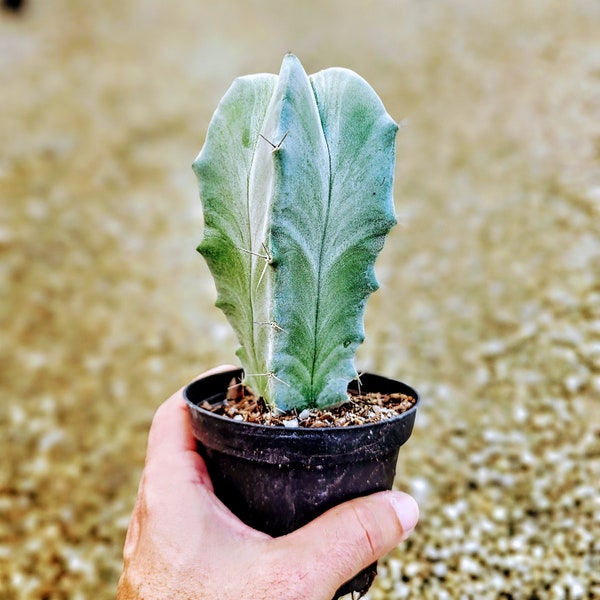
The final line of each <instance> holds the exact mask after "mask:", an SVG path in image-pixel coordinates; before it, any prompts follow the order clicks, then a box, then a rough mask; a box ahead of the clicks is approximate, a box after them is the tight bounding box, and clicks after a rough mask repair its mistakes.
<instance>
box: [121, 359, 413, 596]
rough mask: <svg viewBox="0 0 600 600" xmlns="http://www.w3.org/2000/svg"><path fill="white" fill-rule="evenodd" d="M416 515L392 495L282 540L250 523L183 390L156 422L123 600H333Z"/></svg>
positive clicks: (129, 541) (126, 553) (127, 551)
mask: <svg viewBox="0 0 600 600" xmlns="http://www.w3.org/2000/svg"><path fill="white" fill-rule="evenodd" d="M230 368H232V367H229V366H227V367H220V368H218V369H214V370H212V371H209V372H207V373H204V374H203V375H202V376H206V375H209V374H212V373H215V372H219V371H222V370H227V369H230ZM418 516H419V511H418V508H417V505H416V503H415V501H414V500H413V499H412V498H411V497H410V496H408V495H407V494H404V493H402V492H393V491H390V492H380V493H377V494H372V495H370V496H366V497H363V498H357V499H355V500H351V501H349V502H345V503H344V504H341V505H339V506H337V507H335V508H333V509H331V510H329V511H327V512H326V513H325V514H323V515H321V516H320V517H318V518H317V519H315V520H314V521H312V522H310V523H308V524H307V525H305V526H304V527H302V528H300V529H298V530H296V531H294V532H292V533H290V534H288V535H286V536H282V537H279V538H272V537H270V536H269V535H267V534H265V533H262V532H260V531H256V530H255V529H252V528H250V527H248V526H247V525H245V524H244V523H242V521H240V520H239V519H238V518H237V517H236V516H235V515H233V513H231V512H230V511H229V509H227V508H226V507H225V505H224V504H222V503H221V501H220V500H219V499H218V498H217V497H216V496H215V494H214V492H213V488H212V484H211V481H210V478H209V476H208V472H207V470H206V466H205V464H204V461H203V460H202V458H201V457H200V455H199V454H198V453H197V452H196V440H195V439H194V436H193V434H192V430H191V424H190V418H189V415H188V411H187V407H186V405H185V401H184V399H183V395H182V390H179V391H178V392H177V393H176V394H175V395H173V396H172V397H171V398H169V400H167V401H166V402H165V403H164V404H163V405H162V406H161V407H160V408H159V409H158V411H157V412H156V415H155V416H154V420H153V422H152V426H151V428H150V433H149V438H148V449H147V454H146V464H145V467H144V472H143V474H142V479H141V482H140V487H139V490H138V496H137V501H136V504H135V508H134V510H133V514H132V516H131V522H130V524H129V529H128V531H127V537H126V540H125V546H124V549H123V557H124V563H125V564H124V570H123V574H122V576H121V579H120V581H119V588H118V591H117V599H118V600H134V599H135V600H138V599H142V598H143V599H145V600H158V599H161V600H162V599H165V598H182V599H183V598H186V599H190V600H208V599H210V600H215V599H219V600H234V599H235V600H240V599H241V600H265V599H266V598H277V599H278V598H285V599H286V600H296V599H297V600H300V599H302V600H330V599H331V598H332V597H333V595H334V594H335V592H336V590H337V589H338V588H339V587H340V586H341V585H342V584H343V583H344V582H346V581H348V580H349V579H351V578H352V577H353V576H354V575H356V574H357V573H358V572H359V571H360V570H362V569H364V568H366V567H367V566H368V565H370V564H371V563H373V562H375V561H376V560H377V559H378V558H380V557H381V556H382V555H384V554H385V553H387V552H389V551H390V550H391V549H392V548H394V547H395V546H396V545H397V544H398V543H400V542H401V541H402V540H404V539H406V537H408V535H409V534H410V533H411V532H412V530H413V529H414V527H415V525H416V523H417V520H418Z"/></svg>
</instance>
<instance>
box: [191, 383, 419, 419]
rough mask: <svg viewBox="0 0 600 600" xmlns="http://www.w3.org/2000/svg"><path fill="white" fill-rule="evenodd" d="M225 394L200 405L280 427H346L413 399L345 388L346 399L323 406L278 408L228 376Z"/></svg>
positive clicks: (389, 414)
mask: <svg viewBox="0 0 600 600" xmlns="http://www.w3.org/2000/svg"><path fill="white" fill-rule="evenodd" d="M228 390H229V391H228V393H227V397H226V398H225V399H224V400H223V401H222V402H218V403H212V404H211V403H209V402H208V401H205V402H204V403H203V404H202V405H201V406H202V408H205V409H207V410H210V411H211V412H214V413H216V414H219V415H223V416H227V417H230V418H232V419H234V420H237V421H245V422H246V423H256V424H258V425H275V426H283V427H349V426H351V425H367V424H369V423H378V422H380V421H385V420H386V419H392V418H394V417H397V416H398V415H400V414H402V413H403V412H406V411H407V410H408V409H410V408H412V407H413V406H414V404H415V402H416V400H415V399H414V398H413V397H412V396H407V395H406V394H400V393H395V394H380V393H377V392H368V393H358V392H355V391H352V390H351V391H349V392H348V400H347V401H346V402H344V403H343V404H339V405H337V406H335V407H331V408H327V409H319V408H311V409H305V410H302V411H297V410H292V411H289V412H281V411H279V410H278V409H277V408H276V407H272V406H269V405H268V404H266V402H265V401H264V400H263V399H262V398H256V396H255V395H254V394H253V393H252V391H251V390H250V389H248V388H247V387H245V386H243V385H241V384H240V383H239V382H237V381H236V380H232V382H231V385H230V386H229V388H228Z"/></svg>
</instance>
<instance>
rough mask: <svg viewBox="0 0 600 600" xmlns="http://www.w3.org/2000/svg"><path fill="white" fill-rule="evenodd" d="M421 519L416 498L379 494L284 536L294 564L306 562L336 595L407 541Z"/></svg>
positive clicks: (312, 575) (341, 506) (346, 506)
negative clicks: (368, 568)
mask: <svg viewBox="0 0 600 600" xmlns="http://www.w3.org/2000/svg"><path fill="white" fill-rule="evenodd" d="M418 520H419V508H418V506H417V503H416V502H415V501H414V499H413V498H412V497H411V496H409V495H408V494H405V493H403V492H379V493H377V494H372V495H370V496H365V497H363V498H356V499H355V500H350V501H349V502H345V503H344V504H340V505H339V506H336V507H335V508H332V509H331V510H329V511H327V512H326V513H324V514H323V515H321V516H320V517H318V518H316V519H315V520H314V521H311V522H310V523H308V524H307V525H305V526H304V527H302V528H301V529H298V530H297V531H294V532H293V533H290V534H289V535H287V536H285V537H284V538H280V539H281V540H282V542H284V543H285V544H286V546H287V548H286V550H287V551H289V552H290V555H291V556H293V557H294V561H292V562H291V564H294V563H295V564H303V565H304V566H305V567H306V568H307V570H308V571H309V573H310V576H311V577H315V580H316V581H319V582H320V583H319V586H320V587H321V588H325V587H328V588H330V589H331V595H333V593H334V592H335V590H337V589H338V588H339V587H340V586H341V585H342V584H344V583H345V582H346V581H348V580H349V579H351V578H352V577H354V575H356V574H357V573H358V572H359V571H361V570H362V569H364V568H366V567H368V566H369V565H370V564H371V563H373V562H375V561H376V560H377V559H378V558H380V557H381V556H383V555H384V554H386V553H387V552H389V551H390V550H392V549H393V548H394V547H395V546H397V545H398V544H399V543H400V542H401V541H403V540H404V539H406V538H407V537H408V536H409V535H410V533H411V532H412V530H413V529H414V528H415V526H416V524H417V521H418ZM298 557H302V559H303V560H302V562H299V561H298Z"/></svg>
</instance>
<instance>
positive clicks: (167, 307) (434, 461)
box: [0, 0, 600, 600]
mask: <svg viewBox="0 0 600 600" xmlns="http://www.w3.org/2000/svg"><path fill="white" fill-rule="evenodd" d="M6 4H10V3H6V2H5V5H6ZM13 4H18V2H15V3H13ZM599 31H600V4H599V3H598V2H596V1H595V0H589V1H583V0H581V1H576V0H573V1H570V2H564V1H562V0H547V1H542V0H531V1H529V2H520V1H517V0H486V1H485V2H475V1H471V2H468V1H459V0H371V1H368V2H357V1H353V0H345V1H344V2H342V1H341V0H339V1H336V0H320V1H319V2H316V1H314V0H305V1H304V2H302V3H300V2H289V1H287V2H286V1H285V0H279V1H278V2H275V1H274V0H247V1H246V2H243V3H242V2H237V3H236V2H220V3H219V2H207V1H205V0H198V1H196V2H186V1H184V0H171V1H166V0H143V1H142V0H127V1H122V0H119V1H117V0H105V1H104V2H76V1H73V0H50V1H48V0H45V1H36V0H30V1H29V2H27V3H26V4H25V5H24V6H23V8H22V10H20V11H15V10H10V9H9V8H6V7H5V8H4V10H0V322H1V325H0V381H1V384H0V385H1V390H0V456H1V458H0V599H1V600H9V599H13V598H15V599H17V598H19V599H20V598H39V599H62V598H69V599H84V598H97V599H104V598H107V599H108V598H113V597H114V594H115V588H116V582H117V579H118V576H119V574H120V570H121V549H122V544H123V540H124V535H125V531H126V528H127V524H128V518H129V515H130V512H131V510H132V508H133V502H134V498H135V493H136V489H137V485H138V481H139V476H140V472H141V466H142V464H143V458H144V453H145V443H146V436H147V430H148V426H149V423H150V421H151V418H152V415H153V413H154V411H155V410H156V408H157V407H158V406H159V404H160V403H161V402H162V401H163V400H164V399H165V398H167V397H168V396H169V395H171V393H173V392H174V391H175V390H177V389H178V388H179V387H181V386H182V385H184V384H185V383H186V382H188V381H189V380H191V379H192V378H193V377H194V376H195V375H196V374H198V373H199V372H201V371H203V370H205V369H207V368H209V367H211V366H214V365H216V364H219V363H223V362H231V361H235V356H234V352H235V349H236V347H237V345H236V341H235V339H234V337H233V334H232V332H231V330H230V328H229V325H228V324H227V322H226V320H225V318H224V317H223V315H222V314H221V313H220V312H219V311H218V310H217V309H216V308H215V307H214V306H213V303H214V300H215V291H214V287H213V282H212V280H211V278H210V276H209V272H208V269H207V267H206V266H205V264H204V262H203V260H202V259H201V257H200V256H199V255H198V254H197V253H196V252H195V247H196V245H197V243H198V242H199V240H200V238H201V210H200V203H199V200H198V198H197V189H196V183H195V179H194V176H193V174H192V171H191V168H190V165H191V163H192V161H193V159H194V158H195V156H196V155H197V153H198V151H199V150H200V148H201V146H202V143H203V141H204V135H205V132H206V128H207V125H208V122H209V120H210V117H211V115H212V112H213V110H214V109H215V107H216V105H217V102H218V100H219V99H220V97H221V96H222V95H223V94H224V92H225V91H226V89H227V88H228V87H229V85H230V83H231V81H232V80H233V78H234V77H236V76H238V75H243V74H247V73H254V72H264V71H266V72H273V73H277V72H278V71H279V66H280V62H281V59H282V58H283V55H284V53H285V52H287V51H293V52H294V53H295V54H296V55H297V56H298V57H299V58H300V59H301V60H302V62H303V64H304V66H305V68H306V70H307V71H308V72H309V73H312V72H315V71H318V70H320V69H323V68H326V67H330V66H344V67H349V68H351V69H354V70H355V71H357V72H358V73H360V74H361V75H362V76H364V77H365V78H366V79H367V80H368V81H369V82H370V83H371V84H372V86H373V87H374V88H375V89H376V90H377V92H378V93H379V94H380V96H381V98H382V100H383V101H384V104H385V105H386V107H387V109H388V111H389V113H390V114H391V115H392V116H393V117H394V118H395V119H397V120H398V121H401V122H402V124H403V127H402V128H401V131H400V133H399V137H398V165H397V172H396V186H395V199H396V206H397V213H398V218H399V225H398V226H397V227H396V228H395V229H394V230H393V232H392V234H391V235H390V238H389V241H388V243H387V245H386V247H385V249H384V251H383V253H382V255H381V257H380V259H379V261H378V265H377V269H378V276H379V279H380V282H381V289H380V291H379V292H378V293H376V294H375V295H374V296H373V297H372V299H371V301H370V303H369V305H368V310H367V317H366V330H367V341H366V342H365V344H364V345H363V347H362V348H361V349H360V353H359V357H358V366H359V367H361V368H362V369H368V370H371V371H377V372H380V373H382V374H385V375H389V376H394V377H397V378H400V379H402V380H404V381H406V382H408V383H409V384H411V385H413V386H414V387H416V388H417V389H418V390H419V391H420V392H421V394H422V397H423V404H422V408H421V411H420V414H419V416H418V419H417V425H416V429H415V432H414V434H413V437H412V438H411V440H410V442H409V443H408V444H407V445H406V446H405V447H404V448H403V449H402V451H401V453H400V461H399V468H398V481H397V483H398V486H400V487H401V488H403V489H406V490H408V491H410V492H411V493H413V494H414V495H415V496H417V498H418V499H419V502H420V504H421V509H422V520H421V523H420V525H419V527H418V529H417V531H416V532H415V534H414V535H413V537H411V539H410V541H407V542H405V543H404V544H403V545H402V546H400V547H399V548H398V549H397V550H395V551H393V552H392V553H391V554H390V555H389V556H388V557H386V559H385V560H383V561H382V562H381V563H380V577H379V578H378V580H377V582H376V584H375V586H374V587H373V588H372V590H371V592H370V594H369V597H370V598H371V599H373V600H377V599H382V598H390V599H393V598H432V599H442V600H443V599H446V598H447V599H454V598H461V599H462V598H464V599H467V598H478V599H481V598H483V599H485V598H506V599H518V598H527V599H531V600H533V599H542V598H569V599H571V600H573V599H578V598H600V36H599V35H598V32H599Z"/></svg>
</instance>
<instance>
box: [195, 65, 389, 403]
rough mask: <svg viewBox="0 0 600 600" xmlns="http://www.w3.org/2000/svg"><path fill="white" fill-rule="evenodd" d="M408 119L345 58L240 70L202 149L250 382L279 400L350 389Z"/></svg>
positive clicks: (216, 262)
mask: <svg viewBox="0 0 600 600" xmlns="http://www.w3.org/2000/svg"><path fill="white" fill-rule="evenodd" d="M397 129H398V128H397V125H396V123H395V122H394V121H393V120H392V119H391V117H390V116H389V115H388V114H387V113H386V111H385V108H384V107H383V104H382V103H381V100H380V99H379V97H378V96H377V95H376V93H375V92H374V91H373V89H372V88H371V87H370V86H369V84H368V83H367V82H366V81H365V80H364V79H362V78H361V77H359V76H358V75H357V74H356V73H354V72H352V71H349V70H347V69H341V68H332V69H326V70H324V71H321V72H319V73H316V74H314V75H311V76H310V77H308V76H307V75H306V73H305V71H304V69H303V67H302V65H301V64H300V61H299V60H298V59H297V58H296V57H295V56H294V55H292V54H288V55H286V56H285V58H284V60H283V63H282V66H281V71H280V73H279V76H277V75H270V74H257V75H249V76H246V77H240V78H238V79H236V80H235V81H234V83H233V84H232V86H231V87H230V89H229V90H228V91H227V93H226V94H225V96H224V97H223V99H222V100H221V102H220V103H219V106H218V108H217V110H216V112H215V114H214V116H213V118H212V120H211V123H210V125H209V129H208V133H207V136H206V142H205V144H204V147H203V148H202V151H201V152H200V154H199V156H198V158H197V159H196V161H195V162H194V165H193V167H194V171H195V173H196V175H197V178H198V182H199V187H200V197H201V200H202V203H203V208H204V225H205V227H204V237H203V240H202V242H201V244H200V245H199V247H198V251H199V252H200V253H201V254H202V255H203V256H204V258H205V259H206V261H207V263H208V266H209V268H210V270H211V272H212V274H213V277H214V279H215V283H216V286H217V293H218V298H217V306H218V307H219V308H221V309H222V310H223V312H224V313H225V314H226V316H227V318H228V319H229V321H230V323H231V325H232V327H233V328H234V330H235V333H236V335H237V337H238V339H239V342H240V348H239V350H238V352H237V354H238V356H239V358H240V361H241V364H242V367H243V369H244V374H245V375H244V383H245V384H246V385H247V386H248V387H250V389H252V391H253V392H254V393H255V395H257V396H259V397H262V398H263V399H264V400H265V401H266V402H267V403H268V404H270V405H275V406H277V407H279V408H280V409H281V410H284V411H287V410H290V409H297V410H302V409H304V408H309V407H319V408H324V407H327V406H330V405H334V404H338V403H340V402H343V401H344V400H346V398H347V392H346V388H347V385H348V382H349V381H350V380H352V379H353V378H355V377H356V376H357V373H356V370H355V368H354V355H355V353H356V349H357V347H358V346H359V344H361V343H362V341H363V339H364V325H363V317H364V309H365V303H366V301H367V298H368V296H369V295H370V294H371V293H372V292H373V291H374V290H376V289H377V287H378V284H377V281H376V279H375V273H374V269H373V266H374V262H375V258H376V256H377V254H378V253H379V251H380V250H381V248H382V246H383V242H384V239H385V236H386V235H387V233H388V232H389V230H390V228H391V227H392V226H393V225H394V224H395V217H394V206H393V201H392V185H393V175H394V159H395V138H396V132H397Z"/></svg>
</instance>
